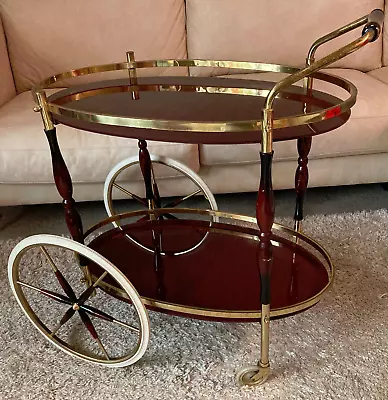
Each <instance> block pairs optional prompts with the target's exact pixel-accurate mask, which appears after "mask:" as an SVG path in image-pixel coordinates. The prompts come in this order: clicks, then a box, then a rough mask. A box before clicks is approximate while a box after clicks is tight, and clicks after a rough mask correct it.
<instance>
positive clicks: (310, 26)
mask: <svg viewBox="0 0 388 400" xmlns="http://www.w3.org/2000/svg"><path fill="white" fill-rule="evenodd" d="M186 2H187V9H186V13H187V46H188V47H187V49H188V57H189V58H205V59H216V60H249V61H259V62H265V63H275V64H286V65H293V66H303V65H304V63H305V60H306V55H307V53H308V50H309V48H310V46H311V44H312V43H313V42H314V41H315V40H316V39H318V38H319V37H321V36H323V35H325V34H326V33H329V32H331V31H333V30H335V29H337V28H339V27H341V26H343V25H346V24H347V23H349V22H352V21H354V20H356V19H358V18H360V17H362V16H364V15H366V14H369V13H370V12H371V11H372V10H373V9H375V8H381V9H384V1H383V0H356V1H355V0H324V1H323V0H314V1H312V0H272V1H271V0H187V1H186ZM361 32H362V29H361V28H359V29H356V30H354V31H352V32H350V33H348V34H346V35H343V36H342V37H340V38H338V39H336V40H334V41H332V42H330V43H327V44H325V45H323V46H322V47H321V48H320V49H319V50H318V51H317V58H319V57H320V56H323V55H326V54H328V52H330V51H333V50H336V49H337V48H339V47H340V46H342V45H344V44H347V43H349V42H350V41H352V40H354V39H356V38H357V37H359V36H361ZM381 59H382V40H381V38H380V39H379V42H378V43H373V45H369V46H367V47H366V48H363V49H361V50H359V51H357V52H355V53H353V54H351V55H350V56H348V57H346V58H344V59H342V60H340V61H339V62H337V63H335V64H334V65H333V66H334V67H337V68H338V67H339V68H355V69H359V70H362V71H369V70H372V69H375V68H378V67H380V66H381ZM198 71H199V69H196V70H195V73H197V74H198V73H201V74H211V73H216V72H219V71H211V70H210V69H207V72H204V71H203V70H202V71H201V72H198ZM224 73H225V72H224Z"/></svg>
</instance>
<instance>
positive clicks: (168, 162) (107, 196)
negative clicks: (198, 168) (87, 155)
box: [104, 154, 219, 256]
mask: <svg viewBox="0 0 388 400" xmlns="http://www.w3.org/2000/svg"><path fill="white" fill-rule="evenodd" d="M150 158H151V161H152V162H153V163H157V164H162V165H165V166H167V167H171V168H173V169H175V170H176V171H178V172H180V173H181V174H182V175H184V176H186V177H187V178H188V179H190V180H191V181H192V182H194V184H195V185H196V186H197V187H198V188H199V189H200V190H201V191H202V194H203V196H204V197H205V199H206V200H207V201H208V202H209V204H210V208H211V210H215V211H217V210H218V206H217V202H216V199H215V198H214V195H213V193H212V192H211V190H210V189H209V187H208V186H207V185H206V183H205V182H204V180H203V179H202V178H201V177H200V176H199V175H198V174H196V173H195V172H194V171H193V170H191V169H190V168H189V167H187V166H186V165H185V164H182V163H181V162H179V161H176V160H174V159H172V158H168V157H164V156H160V155H154V154H150ZM136 164H139V158H138V157H137V156H134V157H130V158H127V159H125V160H122V161H120V162H119V163H118V164H116V165H115V166H114V167H113V168H112V170H111V171H110V172H109V174H108V176H107V178H106V180H105V184H104V205H105V210H106V212H107V214H108V216H109V217H112V216H114V215H115V213H114V210H113V206H112V200H113V199H112V189H113V184H114V182H115V180H116V178H117V177H118V175H120V173H121V172H123V171H124V170H125V169H127V168H129V167H131V166H133V165H136ZM212 221H213V222H218V221H219V218H218V217H212ZM112 224H113V226H114V227H115V228H119V229H121V226H120V224H119V223H117V222H116V221H113V222H112ZM125 236H126V237H127V238H128V239H129V240H131V241H132V242H134V243H136V244H137V245H138V246H140V247H141V248H143V249H144V250H146V251H148V252H153V250H152V249H149V248H148V247H146V246H144V245H143V244H141V243H139V242H137V241H136V240H135V239H133V238H132V237H131V236H130V235H127V234H126V235H125ZM207 236H208V233H206V234H205V235H204V237H203V238H202V239H201V240H200V241H199V242H198V243H197V244H196V245H195V246H193V247H191V248H189V249H186V250H183V251H179V252H176V253H174V255H175V256H179V255H182V254H186V253H188V252H190V251H193V250H195V249H196V248H198V247H199V246H200V245H201V244H202V243H203V242H204V240H206V238H207ZM161 254H162V255H164V253H163V252H161Z"/></svg>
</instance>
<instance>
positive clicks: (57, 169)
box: [45, 127, 92, 286]
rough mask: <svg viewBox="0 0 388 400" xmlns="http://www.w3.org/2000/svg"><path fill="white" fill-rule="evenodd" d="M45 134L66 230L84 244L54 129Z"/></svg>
mask: <svg viewBox="0 0 388 400" xmlns="http://www.w3.org/2000/svg"><path fill="white" fill-rule="evenodd" d="M45 134H46V137H47V140H48V142H49V146H50V151H51V161H52V167H53V175H54V181H55V185H56V187H57V190H58V192H59V194H60V195H61V197H62V199H63V205H64V208H65V220H66V224H67V228H68V229H69V232H70V235H71V236H72V238H73V239H74V240H75V241H77V242H78V243H82V244H84V234H83V228H82V220H81V217H80V215H79V213H78V211H77V209H76V207H75V200H74V199H73V184H72V181H71V176H70V173H69V170H68V169H67V166H66V163H65V160H64V159H63V157H62V154H61V150H60V148H59V145H58V140H57V133H56V128H55V127H54V128H53V129H48V130H46V129H45ZM78 259H79V263H80V266H81V268H82V270H83V273H84V280H85V282H86V283H87V285H88V286H90V285H91V284H92V279H91V275H90V272H89V268H88V266H87V259H86V258H85V257H83V256H78Z"/></svg>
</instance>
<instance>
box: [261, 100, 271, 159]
mask: <svg viewBox="0 0 388 400" xmlns="http://www.w3.org/2000/svg"><path fill="white" fill-rule="evenodd" d="M272 132H273V109H272V108H265V109H263V122H262V130H261V135H262V136H261V152H262V153H272Z"/></svg>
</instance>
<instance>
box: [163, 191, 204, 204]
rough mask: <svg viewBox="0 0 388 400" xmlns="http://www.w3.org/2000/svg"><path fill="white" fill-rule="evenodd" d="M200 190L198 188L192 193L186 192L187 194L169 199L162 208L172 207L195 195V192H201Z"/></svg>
mask: <svg viewBox="0 0 388 400" xmlns="http://www.w3.org/2000/svg"><path fill="white" fill-rule="evenodd" d="M201 192H202V190H201V189H198V190H196V191H194V192H193V193H190V194H188V195H187V196H183V197H179V198H178V199H176V200H174V201H171V202H170V203H167V204H166V205H165V206H164V208H174V207H176V206H177V205H179V204H181V203H183V202H184V201H185V200H187V199H190V198H191V197H193V196H196V195H197V194H199V193H201Z"/></svg>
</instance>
